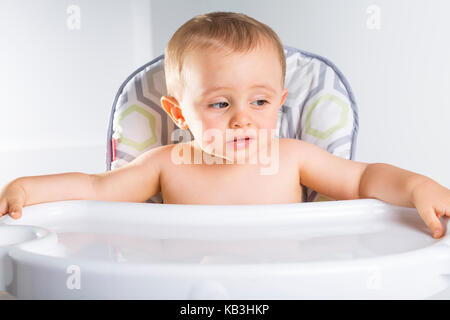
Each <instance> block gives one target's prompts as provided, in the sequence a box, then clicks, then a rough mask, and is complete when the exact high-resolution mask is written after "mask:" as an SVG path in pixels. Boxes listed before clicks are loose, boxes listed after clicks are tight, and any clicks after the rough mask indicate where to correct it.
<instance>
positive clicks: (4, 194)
mask: <svg viewBox="0 0 450 320" xmlns="http://www.w3.org/2000/svg"><path fill="white" fill-rule="evenodd" d="M24 205H25V191H24V190H23V188H22V187H21V186H20V185H19V184H18V183H15V182H14V181H12V182H10V183H8V184H7V185H6V186H5V187H4V188H3V189H2V190H1V192H0V217H1V216H3V215H4V214H7V213H8V212H9V215H10V216H11V217H12V218H14V219H19V218H20V217H21V216H22V207H23V206H24Z"/></svg>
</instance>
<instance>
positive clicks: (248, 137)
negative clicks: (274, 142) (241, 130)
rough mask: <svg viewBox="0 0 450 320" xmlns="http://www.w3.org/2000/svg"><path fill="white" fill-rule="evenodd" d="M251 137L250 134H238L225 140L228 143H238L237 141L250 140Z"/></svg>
mask: <svg viewBox="0 0 450 320" xmlns="http://www.w3.org/2000/svg"><path fill="white" fill-rule="evenodd" d="M252 139H253V137H250V136H240V137H234V138H233V140H229V141H227V142H228V143H239V142H246V141H250V140H252Z"/></svg>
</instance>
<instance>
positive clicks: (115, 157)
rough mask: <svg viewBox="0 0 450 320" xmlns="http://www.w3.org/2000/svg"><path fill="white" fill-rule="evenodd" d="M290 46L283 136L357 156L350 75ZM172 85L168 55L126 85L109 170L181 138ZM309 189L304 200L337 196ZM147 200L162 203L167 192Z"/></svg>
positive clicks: (113, 125)
mask: <svg viewBox="0 0 450 320" xmlns="http://www.w3.org/2000/svg"><path fill="white" fill-rule="evenodd" d="M284 50H285V55H286V78H285V87H286V89H287V90H288V95H287V97H286V100H285V103H284V104H283V106H282V107H281V108H280V111H279V114H278V124H277V131H278V134H277V136H278V137H280V138H294V139H301V140H304V141H307V142H309V143H313V144H315V145H317V146H319V147H321V148H322V149H324V150H326V151H328V152H330V153H332V154H334V155H336V156H339V157H342V158H346V159H350V160H353V157H354V154H355V148H356V138H357V134H358V109H357V105H356V102H355V99H354V96H353V93H352V91H351V88H350V85H349V84H348V82H347V80H346V79H345V77H344V75H343V74H342V73H341V72H340V71H339V70H338V68H337V67H336V66H335V65H334V64H333V63H332V62H330V61H329V60H327V59H325V58H323V57H321V56H318V55H315V54H311V53H309V52H305V51H303V50H299V49H296V48H293V47H289V46H284ZM166 90H167V89H166V82H165V75H164V55H160V56H159V57H157V58H156V59H154V60H152V61H150V62H149V63H147V64H145V65H143V66H142V67H140V68H139V69H137V70H136V71H135V72H133V73H132V74H131V75H130V76H129V77H128V78H127V79H126V80H125V81H124V83H123V84H122V85H121V86H120V88H119V91H118V92H117V94H116V97H115V99H114V102H113V105H112V110H111V115H110V121H109V128H108V136H107V155H106V168H107V170H114V169H116V168H119V167H122V166H123V165H125V164H127V163H129V162H130V161H132V160H133V159H135V158H136V157H138V156H139V155H140V154H141V153H143V152H145V151H147V150H149V149H152V148H155V147H158V146H161V145H166V144H170V143H175V142H173V141H170V137H171V134H172V132H173V131H174V130H175V129H178V127H176V125H175V124H174V123H173V121H172V119H170V117H169V116H168V115H167V113H166V112H165V111H164V110H163V109H162V107H161V105H160V98H161V97H162V96H163V95H167V91H166ZM187 131H188V133H189V134H190V135H191V138H193V136H192V134H191V132H190V131H189V129H187ZM303 189H304V190H303V201H308V202H311V201H326V200H333V199H330V198H327V197H326V196H324V195H321V194H318V193H317V192H315V191H314V190H311V189H309V188H306V187H304V188H303ZM147 202H155V203H162V197H161V194H158V195H156V196H154V197H152V198H151V199H149V200H148V201H147Z"/></svg>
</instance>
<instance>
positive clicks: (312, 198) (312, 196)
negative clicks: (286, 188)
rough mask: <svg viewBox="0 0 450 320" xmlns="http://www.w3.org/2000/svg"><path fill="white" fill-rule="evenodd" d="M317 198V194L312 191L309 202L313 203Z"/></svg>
mask: <svg viewBox="0 0 450 320" xmlns="http://www.w3.org/2000/svg"><path fill="white" fill-rule="evenodd" d="M316 196H317V192H316V191H314V190H312V192H311V193H310V194H309V196H308V199H307V201H308V202H312V201H313V200H314V198H315V197H316Z"/></svg>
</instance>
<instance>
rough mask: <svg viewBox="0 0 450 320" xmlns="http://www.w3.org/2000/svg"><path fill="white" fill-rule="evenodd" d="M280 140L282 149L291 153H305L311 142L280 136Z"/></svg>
mask: <svg viewBox="0 0 450 320" xmlns="http://www.w3.org/2000/svg"><path fill="white" fill-rule="evenodd" d="M278 140H279V146H280V151H281V152H286V153H287V154H290V155H297V154H303V151H304V150H305V149H307V148H308V147H309V146H308V145H310V144H309V143H307V142H305V141H302V140H298V139H291V138H280V139H278Z"/></svg>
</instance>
